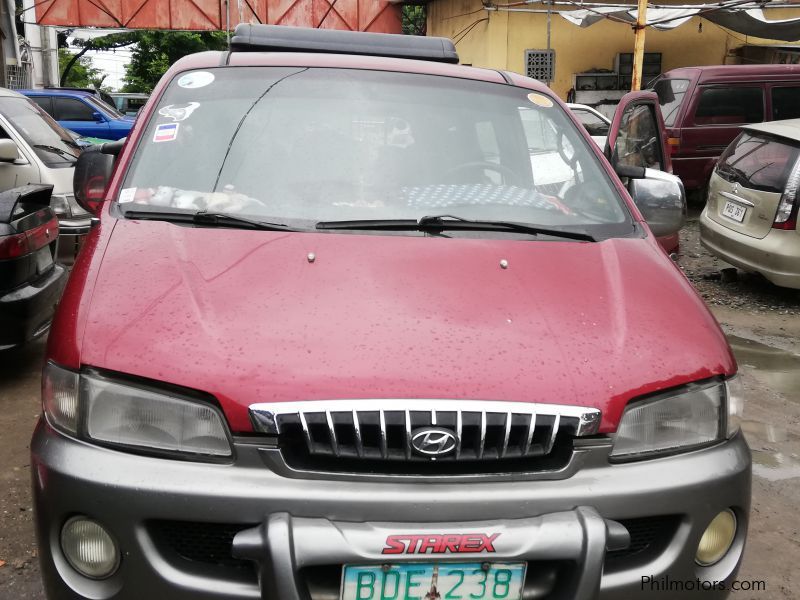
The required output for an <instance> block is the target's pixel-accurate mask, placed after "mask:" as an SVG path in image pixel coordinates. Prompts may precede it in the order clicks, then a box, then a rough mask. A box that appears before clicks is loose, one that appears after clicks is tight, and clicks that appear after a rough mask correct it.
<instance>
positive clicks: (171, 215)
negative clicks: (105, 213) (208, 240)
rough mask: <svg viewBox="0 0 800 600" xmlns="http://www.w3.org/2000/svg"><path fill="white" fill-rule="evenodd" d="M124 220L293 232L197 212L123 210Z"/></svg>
mask: <svg viewBox="0 0 800 600" xmlns="http://www.w3.org/2000/svg"><path fill="white" fill-rule="evenodd" d="M123 214H124V215H125V217H126V218H130V219H140V220H146V221H173V222H177V223H192V224H194V225H210V226H218V227H238V228H242V229H260V230H263V231H294V230H293V229H291V228H290V227H289V226H288V225H284V224H283V223H268V222H266V221H256V220H255V219H248V218H246V217H237V216H235V215H229V214H225V213H210V212H206V211H202V210H201V211H198V212H193V213H178V212H162V211H155V210H135V209H134V210H125V211H123Z"/></svg>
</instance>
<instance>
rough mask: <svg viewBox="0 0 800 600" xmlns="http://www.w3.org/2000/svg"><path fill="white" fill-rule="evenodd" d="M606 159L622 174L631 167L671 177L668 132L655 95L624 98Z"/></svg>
mask: <svg viewBox="0 0 800 600" xmlns="http://www.w3.org/2000/svg"><path fill="white" fill-rule="evenodd" d="M605 155H606V157H607V158H608V159H609V160H610V161H611V163H612V164H613V165H615V167H616V166H622V167H623V170H624V169H625V168H627V167H630V168H635V169H656V170H658V171H666V172H667V173H672V163H671V162H670V156H669V151H668V149H667V129H666V126H665V125H664V119H663V117H662V116H661V108H660V106H659V101H658V96H657V95H656V93H655V92H649V91H647V92H631V93H629V94H626V95H625V96H623V97H622V100H620V102H619V105H618V106H617V110H616V112H615V113H614V118H613V119H612V121H611V127H610V128H609V130H608V139H607V140H606V147H605ZM618 172H619V169H618Z"/></svg>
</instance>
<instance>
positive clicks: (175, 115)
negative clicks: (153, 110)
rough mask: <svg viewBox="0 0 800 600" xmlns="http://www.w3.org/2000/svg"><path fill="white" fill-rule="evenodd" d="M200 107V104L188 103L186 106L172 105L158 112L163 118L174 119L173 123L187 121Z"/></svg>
mask: <svg viewBox="0 0 800 600" xmlns="http://www.w3.org/2000/svg"><path fill="white" fill-rule="evenodd" d="M198 106H200V103H199V102H187V103H186V104H170V105H169V106H165V107H164V108H162V109H160V110H159V111H158V114H160V115H161V116H162V117H166V118H168V119H172V120H173V121H185V120H186V119H188V118H189V117H190V116H191V115H192V113H193V112H194V111H195V109H196V108H197V107H198Z"/></svg>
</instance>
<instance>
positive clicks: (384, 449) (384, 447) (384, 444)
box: [378, 410, 389, 458]
mask: <svg viewBox="0 0 800 600" xmlns="http://www.w3.org/2000/svg"><path fill="white" fill-rule="evenodd" d="M378 419H380V435H381V458H387V457H388V456H389V443H388V440H387V437H386V415H384V413H383V411H382V410H381V411H379V412H378Z"/></svg>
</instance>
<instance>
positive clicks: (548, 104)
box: [528, 94, 553, 108]
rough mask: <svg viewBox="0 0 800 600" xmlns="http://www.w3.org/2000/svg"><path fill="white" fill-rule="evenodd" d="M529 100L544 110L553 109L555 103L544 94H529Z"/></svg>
mask: <svg viewBox="0 0 800 600" xmlns="http://www.w3.org/2000/svg"><path fill="white" fill-rule="evenodd" d="M528 100H530V101H531V102H533V103H534V104H535V105H536V106H541V107H542V108H553V101H552V100H550V98H548V97H547V96H545V95H544V94H528Z"/></svg>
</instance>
